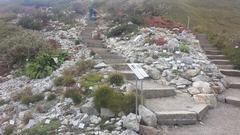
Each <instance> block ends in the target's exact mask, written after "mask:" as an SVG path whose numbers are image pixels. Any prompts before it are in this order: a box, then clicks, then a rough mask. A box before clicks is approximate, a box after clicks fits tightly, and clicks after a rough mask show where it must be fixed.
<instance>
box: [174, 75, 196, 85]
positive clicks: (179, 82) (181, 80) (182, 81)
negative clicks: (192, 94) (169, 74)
mask: <svg viewBox="0 0 240 135" xmlns="http://www.w3.org/2000/svg"><path fill="white" fill-rule="evenodd" d="M170 84H172V85H176V86H180V85H186V86H188V85H191V84H192V82H191V81H189V80H187V79H184V78H181V77H179V78H177V79H173V80H172V81H170Z"/></svg>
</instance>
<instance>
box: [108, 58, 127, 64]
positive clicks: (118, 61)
mask: <svg viewBox="0 0 240 135" xmlns="http://www.w3.org/2000/svg"><path fill="white" fill-rule="evenodd" d="M103 61H104V62H105V63H106V64H118V63H125V62H126V60H125V59H111V58H107V59H104V60H103Z"/></svg>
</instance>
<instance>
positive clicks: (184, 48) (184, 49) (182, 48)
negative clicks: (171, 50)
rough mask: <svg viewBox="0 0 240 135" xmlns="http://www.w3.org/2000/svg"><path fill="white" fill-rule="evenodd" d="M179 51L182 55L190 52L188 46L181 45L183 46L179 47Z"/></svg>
mask: <svg viewBox="0 0 240 135" xmlns="http://www.w3.org/2000/svg"><path fill="white" fill-rule="evenodd" d="M180 51H181V52H184V53H189V52H190V48H189V46H188V45H186V44H184V43H183V44H181V45H180Z"/></svg>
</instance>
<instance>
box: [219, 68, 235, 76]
mask: <svg viewBox="0 0 240 135" xmlns="http://www.w3.org/2000/svg"><path fill="white" fill-rule="evenodd" d="M220 72H221V73H222V74H224V75H228V76H237V77H240V71H239V70H234V69H220Z"/></svg>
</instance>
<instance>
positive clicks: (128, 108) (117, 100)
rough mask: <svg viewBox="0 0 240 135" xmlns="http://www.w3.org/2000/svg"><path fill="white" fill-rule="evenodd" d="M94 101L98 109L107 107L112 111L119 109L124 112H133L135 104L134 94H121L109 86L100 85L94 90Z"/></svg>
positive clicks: (116, 111) (115, 111)
mask: <svg viewBox="0 0 240 135" xmlns="http://www.w3.org/2000/svg"><path fill="white" fill-rule="evenodd" d="M93 95H94V103H95V105H96V107H97V109H98V110H100V108H102V107H103V108H109V109H110V110H112V111H113V112H114V113H116V114H117V113H119V112H121V111H123V112H125V113H130V112H134V108H135V107H134V106H135V94H134V93H130V94H126V95H124V94H122V93H119V92H116V91H114V90H113V89H112V88H110V87H109V86H101V87H100V88H99V89H98V90H97V91H95V93H94V94H93Z"/></svg>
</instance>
